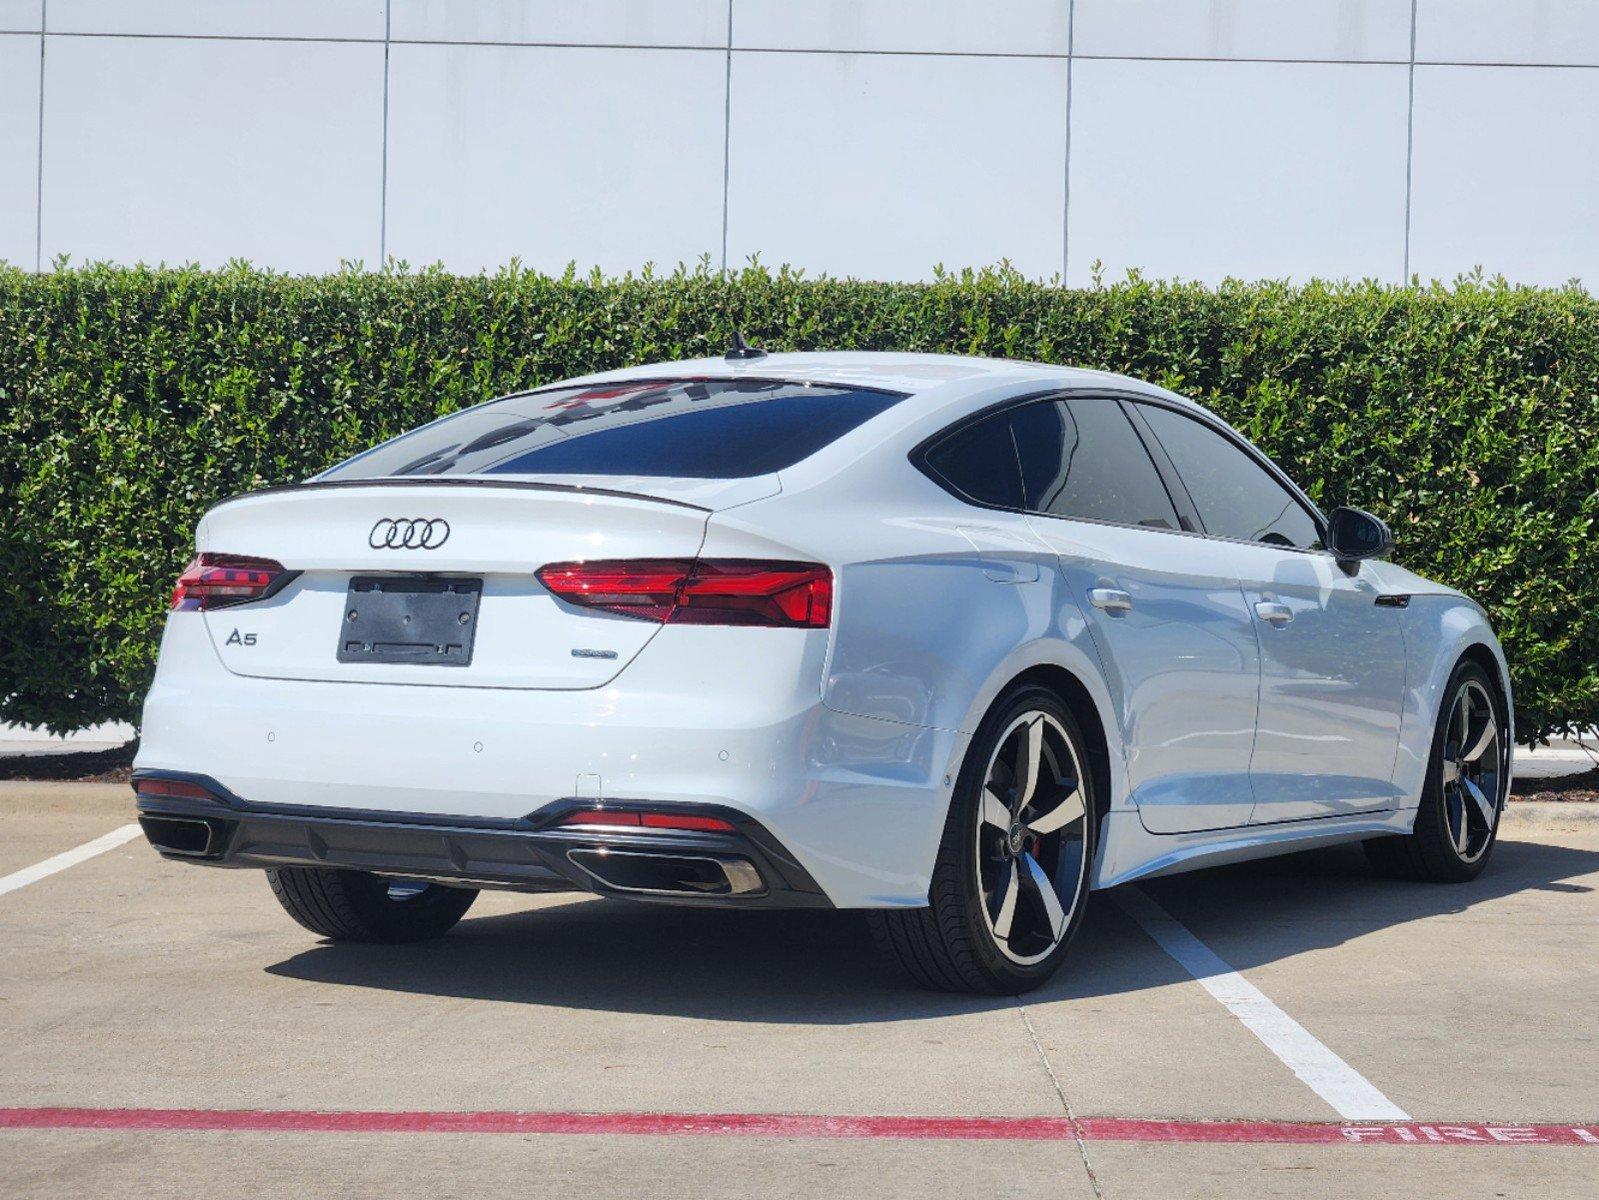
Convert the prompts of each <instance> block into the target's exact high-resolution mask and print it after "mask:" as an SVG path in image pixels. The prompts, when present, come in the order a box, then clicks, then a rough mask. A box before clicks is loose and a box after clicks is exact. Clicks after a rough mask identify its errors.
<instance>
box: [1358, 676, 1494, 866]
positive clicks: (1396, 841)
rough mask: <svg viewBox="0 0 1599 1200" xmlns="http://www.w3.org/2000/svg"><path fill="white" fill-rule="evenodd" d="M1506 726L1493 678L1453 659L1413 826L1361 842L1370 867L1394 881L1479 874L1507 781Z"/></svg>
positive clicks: (1490, 840) (1487, 852) (1483, 864)
mask: <svg viewBox="0 0 1599 1200" xmlns="http://www.w3.org/2000/svg"><path fill="white" fill-rule="evenodd" d="M1508 728H1509V725H1508V719H1507V716H1506V713H1505V703H1504V696H1503V694H1502V692H1501V691H1500V689H1499V686H1498V684H1497V682H1496V681H1495V680H1494V678H1493V676H1491V675H1490V674H1489V673H1488V671H1486V670H1485V669H1484V668H1483V667H1482V665H1481V664H1479V663H1477V662H1474V661H1472V660H1470V659H1468V660H1466V661H1464V662H1462V663H1460V664H1459V665H1458V666H1457V667H1456V668H1455V670H1454V673H1453V674H1452V675H1451V676H1450V678H1449V686H1448V687H1447V688H1446V689H1445V691H1444V702H1443V706H1442V708H1441V710H1440V711H1439V713H1438V724H1437V727H1436V729H1435V731H1434V734H1433V746H1432V760H1431V762H1430V763H1429V764H1428V768H1427V781H1426V785H1425V787H1424V788H1423V789H1422V794H1421V806H1420V808H1418V809H1417V810H1416V823H1415V827H1414V828H1413V830H1412V832H1411V833H1410V834H1409V835H1408V836H1403V837H1384V838H1377V839H1375V840H1373V841H1369V842H1367V843H1366V856H1367V858H1369V859H1370V860H1371V864H1372V866H1374V867H1376V868H1377V870H1378V871H1380V872H1381V873H1382V874H1384V875H1392V876H1395V877H1398V878H1402V879H1436V880H1443V881H1457V882H1458V881H1464V880H1467V879H1475V878H1476V877H1477V875H1478V874H1479V873H1481V871H1482V869H1483V867H1484V866H1485V865H1486V864H1487V862H1488V855H1489V853H1490V852H1491V851H1492V850H1493V846H1494V839H1495V836H1496V835H1497V834H1498V832H1499V814H1500V813H1501V812H1503V811H1504V804H1505V793H1506V790H1507V788H1508V785H1509V780H1510V742H1509V736H1508V732H1507V731H1508Z"/></svg>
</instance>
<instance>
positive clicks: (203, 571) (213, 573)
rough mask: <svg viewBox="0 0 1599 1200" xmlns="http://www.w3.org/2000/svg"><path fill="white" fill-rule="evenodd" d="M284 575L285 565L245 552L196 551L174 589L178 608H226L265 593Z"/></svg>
mask: <svg viewBox="0 0 1599 1200" xmlns="http://www.w3.org/2000/svg"><path fill="white" fill-rule="evenodd" d="M282 576H283V564H281V563H276V562H273V561H272V560H271V559H270V558H251V557H250V556H248V555H245V554H213V553H211V551H209V550H205V551H202V552H201V553H199V554H196V555H195V556H194V558H193V559H192V560H190V562H189V565H188V566H186V567H184V568H183V574H182V575H179V576H178V582H177V585H176V586H175V587H174V588H173V589H172V605H171V607H172V608H173V610H174V611H183V612H189V611H192V610H195V609H200V610H204V609H208V608H222V607H223V606H224V605H228V604H243V603H245V602H246V601H249V600H259V599H260V598H261V597H262V596H265V595H266V594H267V593H268V592H269V591H270V590H271V588H272V585H273V584H275V583H276V582H277V581H278V580H279V579H280V578H282Z"/></svg>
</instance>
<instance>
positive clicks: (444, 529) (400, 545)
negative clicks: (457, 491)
mask: <svg viewBox="0 0 1599 1200" xmlns="http://www.w3.org/2000/svg"><path fill="white" fill-rule="evenodd" d="M449 536H450V523H449V522H448V521H446V520H445V519H444V518H443V517H384V518H383V519H382V520H381V521H379V522H378V523H377V524H376V525H374V526H372V532H371V533H370V534H368V535H367V539H366V542H367V545H369V546H371V547H372V549H374V550H437V549H438V548H439V547H440V546H442V545H444V543H445V541H446V540H447V539H448V538H449Z"/></svg>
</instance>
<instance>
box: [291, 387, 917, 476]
mask: <svg viewBox="0 0 1599 1200" xmlns="http://www.w3.org/2000/svg"><path fill="white" fill-rule="evenodd" d="M903 399H904V396H903V395H902V394H900V393H898V392H884V391H875V390H867V389H862V388H851V387H841V386H837V385H830V384H801V383H785V382H781V381H773V380H754V379H736V380H727V379H678V380H664V381H663V380H648V381H638V380H629V381H627V382H625V383H614V384H605V385H592V386H589V387H572V388H554V389H551V390H549V391H544V392H538V393H535V394H533V395H527V396H508V397H506V398H505V399H503V400H491V401H489V402H488V403H487V404H479V405H477V406H476V407H475V408H468V409H464V410H462V411H461V412H459V413H456V414H455V415H454V416H450V417H446V418H445V419H444V420H442V421H435V422H434V423H433V424H431V425H424V426H423V427H422V428H421V429H418V430H415V431H413V432H411V433H407V434H403V435H401V436H400V437H397V438H395V439H394V440H393V441H389V442H384V443H383V444H382V445H381V446H378V447H376V448H375V449H373V450H369V451H367V452H366V453H365V454H359V455H357V456H356V457H354V458H352V459H349V460H348V461H346V462H343V463H340V464H339V465H338V466H336V467H334V468H333V469H332V470H330V471H328V472H326V473H325V474H324V475H322V476H321V477H320V478H323V479H373V478H378V477H382V476H392V475H661V476H676V477H679V478H689V479H740V478H745V477H748V476H751V475H764V474H767V473H768V472H771V471H781V470H782V469H784V468H785V467H791V466H793V465H794V464H795V463H797V462H799V461H800V460H801V459H804V458H807V457H809V456H810V455H812V454H815V453H816V452H817V451H818V450H820V449H821V448H822V447H823V446H826V445H827V444H828V443H829V442H832V441H834V440H835V439H837V438H839V437H841V436H843V435H844V434H846V433H848V432H849V431H850V430H851V429H854V428H855V427H856V426H857V425H860V424H861V423H862V422H864V421H867V420H869V419H871V418H872V417H875V416H877V415H878V414H879V413H881V412H883V411H885V410H886V409H888V408H890V407H892V406H893V405H894V404H897V403H898V402H899V401H900V400H903Z"/></svg>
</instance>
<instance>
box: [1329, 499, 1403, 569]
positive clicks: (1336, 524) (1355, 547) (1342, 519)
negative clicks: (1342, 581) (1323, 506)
mask: <svg viewBox="0 0 1599 1200" xmlns="http://www.w3.org/2000/svg"><path fill="white" fill-rule="evenodd" d="M1327 548H1328V549H1329V550H1331V551H1332V552H1333V557H1334V558H1336V559H1337V560H1338V561H1339V562H1358V561H1359V560H1360V559H1363V558H1381V557H1382V556H1383V555H1385V554H1387V553H1388V552H1389V551H1390V550H1392V549H1393V548H1394V535H1393V534H1392V533H1390V532H1389V531H1388V526H1387V525H1385V524H1384V523H1383V522H1382V521H1381V520H1380V519H1378V518H1377V517H1374V516H1372V515H1371V514H1370V513H1369V512H1366V511H1365V510H1364V509H1359V508H1350V507H1348V506H1347V505H1344V506H1340V507H1338V508H1335V509H1333V510H1332V512H1331V513H1330V514H1329V515H1328V517H1327Z"/></svg>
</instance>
